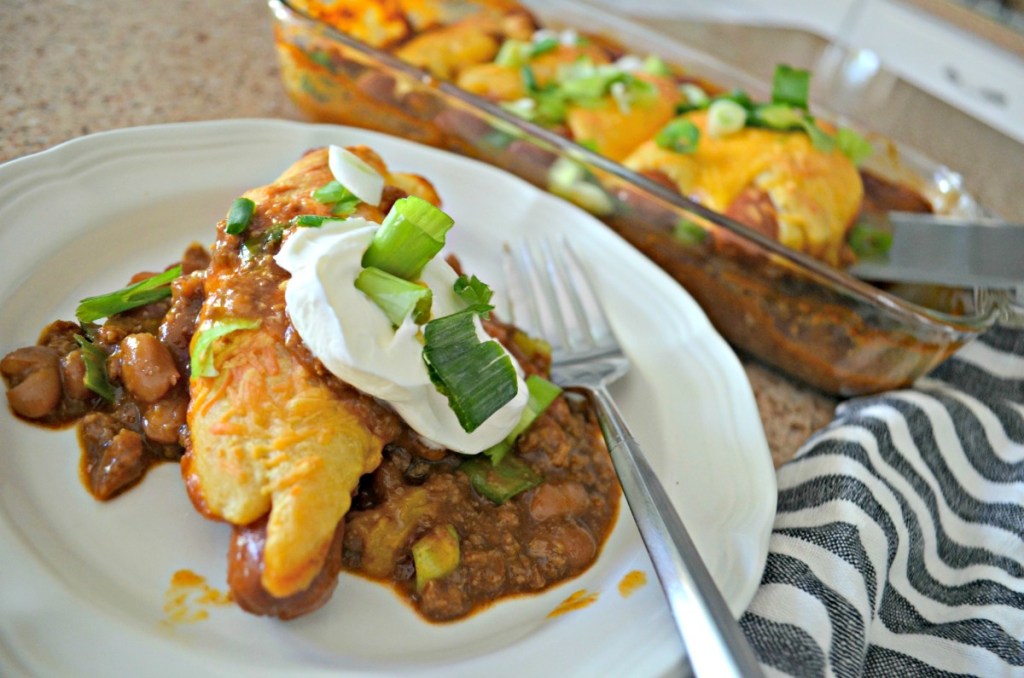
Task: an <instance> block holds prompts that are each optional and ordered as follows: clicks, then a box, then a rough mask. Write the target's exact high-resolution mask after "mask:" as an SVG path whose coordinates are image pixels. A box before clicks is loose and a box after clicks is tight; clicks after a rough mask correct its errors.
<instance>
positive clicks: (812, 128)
mask: <svg viewBox="0 0 1024 678" xmlns="http://www.w3.org/2000/svg"><path fill="white" fill-rule="evenodd" d="M802 126H803V128H804V131H805V132H807V136H809V137H810V138H811V144H812V145H813V146H814V147H815V148H816V149H818V150H819V151H821V152H822V153H831V152H832V151H834V150H835V148H836V138H835V137H834V136H832V135H831V134H829V133H828V132H826V131H825V130H823V129H821V128H820V127H818V123H816V122H815V121H814V118H812V117H811V116H809V115H808V116H806V117H805V118H804V121H803V124H802Z"/></svg>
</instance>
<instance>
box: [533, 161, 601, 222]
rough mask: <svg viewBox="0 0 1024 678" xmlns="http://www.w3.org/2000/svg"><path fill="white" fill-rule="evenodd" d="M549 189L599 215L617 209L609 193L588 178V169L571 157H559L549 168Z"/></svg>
mask: <svg viewBox="0 0 1024 678" xmlns="http://www.w3.org/2000/svg"><path fill="white" fill-rule="evenodd" d="M548 190H550V191H551V192H552V193H554V194H555V195H558V196H561V197H563V198H565V199H566V200H569V201H571V202H573V203H575V204H577V205H579V206H580V207H582V208H583V209H585V210H587V211H588V212H591V213H593V214H597V215H606V214H611V213H612V212H613V211H614V210H615V204H614V203H613V202H612V199H611V197H609V195H608V193H607V192H606V191H605V190H604V189H603V188H602V187H600V186H598V185H597V184H593V183H590V181H588V180H587V171H586V170H585V169H584V167H583V166H582V165H580V164H579V163H577V162H575V161H573V160H570V159H569V158H558V160H556V161H555V162H554V163H553V164H552V165H551V167H550V168H549V169H548Z"/></svg>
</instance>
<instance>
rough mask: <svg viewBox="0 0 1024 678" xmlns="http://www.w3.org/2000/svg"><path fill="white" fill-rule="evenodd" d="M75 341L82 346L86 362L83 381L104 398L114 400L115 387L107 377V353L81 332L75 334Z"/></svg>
mask: <svg viewBox="0 0 1024 678" xmlns="http://www.w3.org/2000/svg"><path fill="white" fill-rule="evenodd" d="M75 341H77V342H78V345H79V346H81V347H82V362H84V363H85V379H84V380H83V382H84V383H85V386H86V388H88V389H89V390H90V391H92V392H93V393H95V394H96V395H98V396H100V397H101V398H103V399H104V400H106V401H108V402H113V400H114V387H113V386H112V385H111V383H110V379H109V378H108V377H107V354H106V353H105V352H104V351H103V349H102V348H100V347H99V346H97V345H96V344H94V343H92V342H91V341H89V340H88V339H86V338H85V337H83V336H82V335H80V334H76V335H75Z"/></svg>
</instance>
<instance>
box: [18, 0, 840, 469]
mask: <svg viewBox="0 0 1024 678" xmlns="http://www.w3.org/2000/svg"><path fill="white" fill-rule="evenodd" d="M270 25H271V24H270V13H269V11H268V10H267V7H266V4H265V3H264V2H263V1H262V0H243V1H241V2H231V3H226V2H221V1H219V0H178V1H177V2H174V3H165V2H145V3H139V2H134V1H130V0H108V1H107V2H105V3H102V4H92V3H85V2H81V1H76V0H42V1H40V2H29V0H6V2H5V3H4V8H3V10H2V11H0V83H2V87H0V162H5V161H7V160H10V159H13V158H17V157H20V156H23V155H27V154H29V153H35V152H38V151H42V150H44V149H47V148H49V147H51V146H54V145H56V144H58V143H60V142H63V141H67V140H68V139H72V138H74V137H78V136H81V135H84V134H91V133H95V132H101V131H104V130H110V129H117V128H121V127H132V126H137V125H150V124H157V123H172V122H183V121H194V120H212V119H224V118H285V119H292V120H303V116H302V114H301V113H300V112H299V110H298V109H297V108H295V107H294V106H293V105H292V104H291V102H290V100H289V99H288V98H287V96H286V95H285V93H284V90H283V88H282V86H281V83H280V80H279V79H278V72H277V62H276V57H275V54H274V48H273V44H272V40H271V28H270ZM741 360H742V362H743V365H744V368H745V369H746V372H747V376H748V377H749V378H750V382H751V384H752V386H753V390H754V395H755V397H756V399H757V404H758V408H759V410H760V413H761V419H762V421H763V423H764V428H765V433H766V435H767V439H768V443H769V446H770V448H771V452H772V457H773V459H774V461H775V463H776V464H779V463H781V462H782V461H784V460H786V459H788V458H789V457H791V456H792V455H793V453H794V452H795V451H796V449H797V448H798V447H799V446H800V444H802V443H803V442H804V441H805V440H806V439H807V437H808V436H809V435H810V434H811V432H813V431H814V430H816V429H817V428H820V427H822V426H824V425H825V424H826V423H828V422H829V421H830V420H831V418H832V414H833V409H834V407H835V404H836V401H835V399H833V398H830V397H827V396H824V395H822V394H820V393H818V392H816V391H814V390H812V389H809V388H806V387H803V386H801V385H799V384H797V383H795V382H793V381H791V380H790V379H789V378H787V377H785V376H783V375H782V374H780V373H778V372H776V371H774V370H772V369H771V368H768V367H766V366H764V365H763V364H761V363H759V362H757V361H756V360H754V359H752V358H747V357H744V356H741Z"/></svg>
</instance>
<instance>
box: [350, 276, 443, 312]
mask: <svg viewBox="0 0 1024 678" xmlns="http://www.w3.org/2000/svg"><path fill="white" fill-rule="evenodd" d="M356 289H358V290H359V291H360V292H362V293H363V294H365V295H366V296H368V297H369V298H370V299H371V300H372V301H373V303H375V304H377V306H379V307H380V309H381V310H382V311H384V314H385V315H386V316H387V317H388V320H390V321H391V324H392V325H394V326H395V327H398V326H399V325H401V324H402V323H403V322H405V319H406V318H407V317H409V315H410V314H411V315H412V319H413V322H415V323H416V324H417V325H422V324H423V323H425V322H427V320H428V319H429V318H430V305H431V303H432V302H433V293H431V291H430V288H429V287H426V286H424V285H419V284H417V283H414V282H409V281H408V280H405V279H404V278H398V277H395V276H393V275H391V274H390V273H387V272H385V271H382V270H380V269H379V268H374V267H372V266H371V267H369V268H364V269H363V270H362V271H360V272H359V275H358V276H357V277H356Z"/></svg>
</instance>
